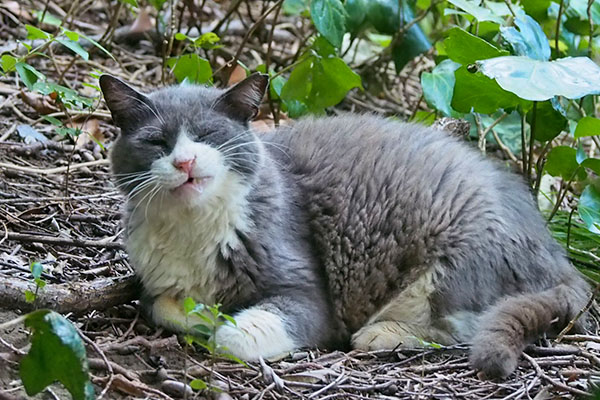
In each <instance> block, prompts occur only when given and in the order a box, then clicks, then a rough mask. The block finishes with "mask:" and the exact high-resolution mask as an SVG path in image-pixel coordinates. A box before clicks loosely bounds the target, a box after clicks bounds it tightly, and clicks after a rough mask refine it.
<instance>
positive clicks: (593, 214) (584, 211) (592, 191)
mask: <svg viewBox="0 0 600 400" xmlns="http://www.w3.org/2000/svg"><path fill="white" fill-rule="evenodd" d="M577 209H578V211H579V216H580V217H581V219H582V220H583V222H584V223H585V225H586V226H587V228H588V230H589V231H590V232H594V233H597V234H600V191H598V189H596V188H595V187H594V186H593V185H587V186H586V187H585V189H583V192H582V193H581V196H580V197H579V206H578V207H577Z"/></svg>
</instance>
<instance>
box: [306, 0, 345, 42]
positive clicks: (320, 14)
mask: <svg viewBox="0 0 600 400" xmlns="http://www.w3.org/2000/svg"><path fill="white" fill-rule="evenodd" d="M310 16H311V18H312V20H313V23H314V24H315V27H316V28H317V30H318V31H319V33H320V34H321V35H323V36H324V37H325V38H326V39H327V40H329V42H330V43H331V44H332V45H334V46H335V47H337V48H340V46H341V45H342V39H343V38H344V33H346V10H345V9H344V5H343V4H342V2H341V1H340V0H312V1H311V2H310Z"/></svg>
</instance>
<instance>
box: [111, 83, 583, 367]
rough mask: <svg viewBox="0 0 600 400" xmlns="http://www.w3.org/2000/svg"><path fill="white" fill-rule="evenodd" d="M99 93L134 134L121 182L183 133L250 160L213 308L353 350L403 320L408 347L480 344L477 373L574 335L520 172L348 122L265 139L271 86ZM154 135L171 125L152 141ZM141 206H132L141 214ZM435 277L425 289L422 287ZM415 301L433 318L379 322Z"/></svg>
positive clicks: (374, 121)
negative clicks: (260, 131)
mask: <svg viewBox="0 0 600 400" xmlns="http://www.w3.org/2000/svg"><path fill="white" fill-rule="evenodd" d="M100 83H101V86H102V90H103V92H104V95H105V98H106V101H107V104H108V106H109V108H110V109H111V111H112V114H113V118H114V120H115V122H116V123H117V124H118V125H119V127H120V128H121V130H122V133H121V135H120V136H119V138H118V140H117V141H116V143H115V144H114V146H113V149H112V165H113V170H114V172H115V173H116V174H125V173H136V172H143V171H146V170H147V169H148V168H149V165H150V163H151V162H152V161H153V160H154V159H156V158H157V157H160V156H161V155H164V154H165V153H168V152H169V151H171V149H172V146H173V142H174V140H175V138H176V134H177V132H178V131H179V130H180V129H181V128H182V126H183V127H186V130H187V131H189V132H194V135H195V136H194V140H196V141H198V142H202V143H206V144H209V145H211V146H215V147H216V146H219V145H223V144H226V146H225V148H227V147H231V146H234V145H235V146H240V147H241V148H243V149H244V151H243V153H244V154H243V155H241V156H240V157H238V158H236V160H234V161H229V162H230V163H231V164H230V167H231V168H232V170H235V171H237V173H239V174H240V175H241V176H243V178H244V179H245V181H246V182H247V184H248V186H249V188H250V190H249V194H248V195H247V202H248V207H249V212H248V215H249V218H250V219H251V220H252V226H253V228H252V230H251V232H237V236H238V238H239V241H240V243H241V245H240V246H237V247H236V248H233V249H228V250H227V251H226V252H223V251H221V250H219V254H218V262H217V266H218V271H217V275H216V276H215V277H214V279H213V285H214V290H215V292H216V293H217V295H216V299H215V300H217V301H219V302H221V303H223V306H224V310H225V311H226V312H229V313H234V312H236V311H237V310H240V309H242V308H246V307H250V306H257V307H258V308H262V309H264V310H269V311H272V312H276V313H279V314H281V315H284V316H285V324H286V330H287V332H288V333H289V335H290V336H292V337H293V338H294V342H295V343H298V344H299V345H301V346H324V347H327V348H330V349H332V348H342V349H344V348H348V347H349V346H350V345H351V338H352V335H355V336H354V339H352V343H353V344H354V345H358V344H357V343H359V342H360V332H363V331H364V329H365V328H368V326H367V327H365V325H366V324H376V323H385V324H388V323H392V325H386V326H396V325H397V327H398V332H404V334H406V336H407V337H409V336H410V334H411V333H412V334H414V336H418V337H419V338H420V339H423V340H428V341H436V342H439V343H442V344H452V343H457V342H472V344H473V347H472V352H471V361H472V363H473V366H474V367H475V368H476V369H479V370H482V371H483V372H484V373H485V374H486V375H487V376H489V377H496V376H500V377H505V376H507V375H509V374H510V373H511V372H512V371H513V370H514V369H515V368H516V366H517V362H518V358H519V356H520V353H521V351H522V350H523V348H524V346H525V344H526V343H527V342H529V341H532V340H534V339H535V338H537V337H538V336H539V335H540V334H542V333H543V332H546V331H556V330H558V329H561V328H562V327H563V326H564V325H565V324H566V323H567V321H568V320H570V319H571V318H572V317H573V316H574V315H575V314H576V313H577V311H578V310H580V309H581V308H582V307H583V305H584V304H585V302H586V300H587V296H588V295H587V293H588V291H589V288H588V286H587V284H586V283H585V282H584V280H583V279H582V278H581V276H580V275H579V274H578V273H577V272H576V270H575V269H574V268H573V267H572V266H571V265H570V263H569V262H568V260H567V257H566V255H565V252H564V250H563V249H562V248H561V247H560V246H559V245H558V244H557V243H556V242H555V241H554V240H553V239H552V238H551V236H550V234H549V232H548V230H547V228H546V226H545V223H544V221H543V219H542V218H541V216H540V215H539V212H538V211H537V209H536V207H535V205H534V202H533V199H532V196H531V194H530V193H529V191H528V189H527V187H526V185H525V184H524V183H523V182H522V179H521V177H519V176H516V175H513V174H511V173H509V172H507V171H505V170H504V169H503V168H501V167H499V166H497V165H495V164H494V163H493V162H491V161H489V160H487V159H485V158H483V157H482V156H480V155H479V154H478V153H477V152H475V151H474V150H472V149H471V148H469V147H468V146H467V145H465V144H463V143H461V142H460V141H459V140H457V139H455V138H452V137H450V136H449V135H447V134H445V133H444V132H440V131H436V130H432V129H430V128H426V127H423V126H419V125H413V124H404V123H399V122H394V121H391V120H387V119H384V118H381V117H377V116H370V115H344V116H339V117H324V118H304V119H302V120H300V121H298V122H295V123H293V124H292V125H290V126H284V127H280V128H279V129H277V130H275V131H273V132H271V133H268V134H264V135H262V136H260V139H258V138H257V136H256V135H255V134H254V133H252V132H251V131H250V130H248V128H247V127H248V124H247V122H248V120H249V119H251V118H252V117H253V115H254V114H255V112H256V110H257V107H258V105H259V100H258V99H260V98H261V97H262V94H263V91H264V89H265V87H266V80H265V78H263V77H262V76H259V75H253V76H252V77H250V78H248V79H247V80H246V81H244V82H242V83H241V84H239V85H237V86H236V87H234V88H233V89H230V90H229V91H228V92H223V91H220V90H217V89H208V88H203V87H195V86H188V87H171V88H165V89H161V90H159V91H156V92H154V93H152V94H150V95H149V96H147V97H146V96H144V95H142V94H140V93H138V92H136V91H134V90H133V89H131V88H129V87H128V86H126V85H125V84H124V83H122V82H120V81H118V80H116V79H115V78H112V77H109V76H103V77H102V78H101V81H100ZM148 125H151V126H154V127H156V128H158V129H154V130H151V131H152V132H154V133H153V134H152V135H151V134H149V133H148V129H147V126H148ZM156 132H159V133H158V134H157V133H156ZM259 140H260V141H261V142H262V143H263V144H264V148H265V149H266V151H265V152H264V154H262V156H261V155H260V154H259V153H260V152H259V149H260V147H261V146H259V145H258V144H257V143H259ZM228 141H229V142H228ZM118 176H122V175H118ZM120 188H121V189H122V190H123V192H124V193H125V194H128V193H130V192H131V190H132V189H133V186H132V184H128V183H127V182H125V183H122V184H121V185H120ZM136 205H137V204H136V202H135V201H132V199H131V198H130V199H129V203H128V209H129V210H130V211H131V210H132V208H133V207H135V206H136ZM148 218H150V219H152V218H154V216H153V215H149V216H148ZM143 223H145V222H144V221H141V222H140V221H137V222H136V224H143ZM128 229H135V227H132V226H131V221H128ZM182 229H188V230H190V232H191V234H192V235H193V234H194V230H199V229H202V227H195V226H186V227H182ZM224 253H225V254H224ZM132 262H133V263H134V265H135V267H136V269H137V271H138V274H140V275H143V274H144V265H137V264H136V260H132ZM200 267H201V266H198V268H200ZM427 274H429V275H427ZM424 277H429V278H427V280H426V279H425V278H424ZM425 281H426V283H425V284H423V287H428V288H429V289H427V290H425V291H424V292H423V293H421V292H420V291H419V290H420V289H418V290H417V289H415V288H416V286H415V288H413V287H412V286H411V285H417V283H419V285H421V283H422V282H425ZM413 289H414V290H413ZM171 292H172V293H176V296H177V297H178V298H183V297H185V296H186V295H187V294H186V293H182V292H178V291H177V288H172V290H171ZM406 293H409V294H410V296H412V297H410V299H411V301H413V300H414V301H418V302H419V303H417V304H416V306H417V308H419V309H421V308H423V309H424V310H426V313H427V315H428V318H427V319H426V321H423V320H422V318H421V317H420V316H417V315H415V318H414V320H397V321H395V320H394V318H393V315H402V318H404V319H407V318H408V319H411V318H410V317H406V316H407V315H409V316H410V315H411V314H410V311H411V310H406V309H405V308H406V307H404V308H403V304H402V303H400V304H398V305H397V307H396V308H397V310H399V311H394V312H395V313H396V314H394V312H392V311H389V312H387V314H386V313H383V314H381V313H382V310H384V309H386V307H388V306H389V305H390V304H393V303H394V301H401V300H402V299H405V298H407V297H406V296H408V295H404V294H406ZM153 297H155V294H153V295H149V296H147V297H146V298H145V300H144V301H145V303H146V305H147V306H151V304H152V299H153ZM398 299H400V300H398ZM199 300H202V299H199ZM407 304H408V303H407ZM409 306H410V307H413V306H415V303H412V302H411V303H409ZM378 313H380V315H381V317H380V318H379V319H377V318H374V316H376V315H378ZM415 313H416V311H415ZM386 315H387V317H386ZM390 316H391V317H390ZM583 321H584V319H582V320H580V323H579V324H578V325H577V326H576V328H581V326H582V324H583ZM393 324H396V325H393ZM361 328H362V329H361ZM357 332H359V333H357ZM402 343H403V342H402V340H400V342H399V344H402ZM358 347H364V346H358Z"/></svg>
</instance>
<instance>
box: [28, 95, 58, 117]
mask: <svg viewBox="0 0 600 400" xmlns="http://www.w3.org/2000/svg"><path fill="white" fill-rule="evenodd" d="M19 96H20V97H21V100H23V103H25V104H27V105H28V106H30V107H31V108H33V109H34V110H35V111H36V112H37V113H38V114H40V115H47V114H52V113H55V112H58V111H60V110H59V109H58V107H56V106H55V105H54V104H53V103H52V102H51V101H50V98H49V97H48V96H42V95H41V94H38V93H32V92H29V93H25V92H23V91H21V92H19Z"/></svg>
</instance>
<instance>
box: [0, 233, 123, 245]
mask: <svg viewBox="0 0 600 400" xmlns="http://www.w3.org/2000/svg"><path fill="white" fill-rule="evenodd" d="M8 240H15V241H18V242H38V243H46V244H56V245H62V246H77V247H100V248H103V249H124V246H123V243H120V242H105V241H102V240H85V239H69V238H61V237H54V236H45V235H30V234H27V233H17V232H8Z"/></svg>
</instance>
